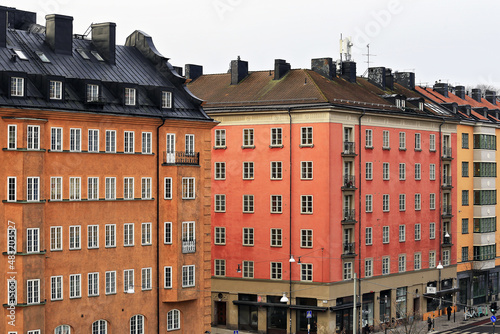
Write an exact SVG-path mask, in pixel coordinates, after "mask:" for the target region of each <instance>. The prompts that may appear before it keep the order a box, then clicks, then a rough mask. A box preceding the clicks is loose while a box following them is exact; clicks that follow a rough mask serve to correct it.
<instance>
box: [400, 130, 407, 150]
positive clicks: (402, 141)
mask: <svg viewBox="0 0 500 334" xmlns="http://www.w3.org/2000/svg"><path fill="white" fill-rule="evenodd" d="M399 149H400V150H406V132H400V133H399Z"/></svg>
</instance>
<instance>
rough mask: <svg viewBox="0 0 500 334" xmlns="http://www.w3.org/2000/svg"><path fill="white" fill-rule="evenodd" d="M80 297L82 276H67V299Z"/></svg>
mask: <svg viewBox="0 0 500 334" xmlns="http://www.w3.org/2000/svg"><path fill="white" fill-rule="evenodd" d="M81 297H82V275H81V274H71V275H69V298H70V299H73V298H81Z"/></svg>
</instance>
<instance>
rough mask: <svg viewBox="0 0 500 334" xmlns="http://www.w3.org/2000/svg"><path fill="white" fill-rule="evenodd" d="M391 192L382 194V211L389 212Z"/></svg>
mask: <svg viewBox="0 0 500 334" xmlns="http://www.w3.org/2000/svg"><path fill="white" fill-rule="evenodd" d="M389 209H390V207H389V194H383V195H382V211H383V212H389Z"/></svg>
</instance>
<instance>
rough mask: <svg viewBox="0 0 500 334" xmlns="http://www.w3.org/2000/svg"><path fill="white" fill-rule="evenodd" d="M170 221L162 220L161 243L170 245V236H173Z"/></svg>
mask: <svg viewBox="0 0 500 334" xmlns="http://www.w3.org/2000/svg"><path fill="white" fill-rule="evenodd" d="M172 227H173V226H172V222H164V223H163V243H164V244H165V245H171V244H172V240H173V239H172V237H173V232H172Z"/></svg>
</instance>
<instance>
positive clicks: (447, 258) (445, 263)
mask: <svg viewBox="0 0 500 334" xmlns="http://www.w3.org/2000/svg"><path fill="white" fill-rule="evenodd" d="M449 265H450V251H449V250H444V251H443V266H445V267H446V266H449Z"/></svg>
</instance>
